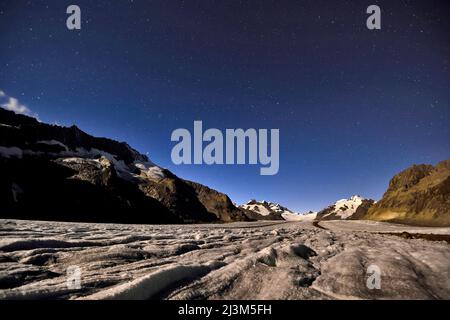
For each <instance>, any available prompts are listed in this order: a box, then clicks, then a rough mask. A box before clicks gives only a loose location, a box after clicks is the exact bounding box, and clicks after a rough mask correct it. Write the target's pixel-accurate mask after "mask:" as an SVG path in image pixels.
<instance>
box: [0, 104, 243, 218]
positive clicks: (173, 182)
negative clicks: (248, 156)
mask: <svg viewBox="0 0 450 320" xmlns="http://www.w3.org/2000/svg"><path fill="white" fill-rule="evenodd" d="M0 176H1V177H2V179H1V180H0V207H1V208H2V210H1V212H0V218H17V219H41V220H42V219H44V220H54V221H85V222H120V223H193V222H212V221H223V222H231V221H243V220H248V218H247V216H246V215H245V213H244V212H243V211H242V210H240V209H238V208H236V207H235V206H234V205H233V204H232V203H231V201H230V199H229V198H228V197H227V196H226V195H224V194H222V193H220V192H218V191H215V190H212V189H210V188H207V187H205V186H202V185H201V184H198V183H193V182H190V181H185V180H183V179H180V178H179V177H177V176H176V175H174V174H173V173H171V172H170V171H168V170H165V169H163V168H160V167H158V166H157V165H155V164H153V163H152V162H151V161H150V160H149V159H148V158H147V156H145V155H142V154H140V153H139V152H138V151H136V150H134V149H133V148H131V147H130V146H129V145H128V144H126V143H124V142H117V141H114V140H111V139H107V138H96V137H93V136H90V135H88V134H86V133H85V132H83V131H81V130H80V129H78V128H77V127H76V126H72V127H69V128H66V127H60V126H55V125H48V124H45V123H41V122H38V121H37V120H36V119H33V118H30V117H27V116H23V115H17V114H15V113H13V112H11V111H7V110H4V109H1V108H0Z"/></svg>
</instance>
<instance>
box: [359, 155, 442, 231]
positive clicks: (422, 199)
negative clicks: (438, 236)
mask: <svg viewBox="0 0 450 320" xmlns="http://www.w3.org/2000/svg"><path fill="white" fill-rule="evenodd" d="M361 218H364V219H371V220H378V221H391V222H401V223H409V224H417V225H429V226H450V159H448V160H445V161H442V162H441V163H439V164H438V165H437V166H435V167H433V166H432V165H424V164H423V165H414V166H412V167H410V168H408V169H406V170H404V171H403V172H401V173H399V174H397V175H396V176H394V178H392V180H391V181H390V183H389V188H388V189H387V191H386V193H385V194H384V195H383V198H382V199H381V200H380V201H379V202H377V203H376V204H375V205H373V206H372V207H371V208H369V209H368V211H367V213H366V214H364V215H363V216H362V217H361Z"/></svg>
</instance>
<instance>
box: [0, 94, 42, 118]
mask: <svg viewBox="0 0 450 320" xmlns="http://www.w3.org/2000/svg"><path fill="white" fill-rule="evenodd" d="M0 98H4V99H2V100H5V101H0V107H2V108H3V109H6V110H10V111H14V112H15V113H18V114H24V115H26V116H30V117H33V118H36V119H38V115H37V114H36V113H34V112H33V111H31V110H30V109H29V108H28V107H27V106H26V105H24V104H22V103H20V102H19V100H17V99H16V98H13V97H10V96H8V95H7V94H6V93H5V92H4V91H3V90H0Z"/></svg>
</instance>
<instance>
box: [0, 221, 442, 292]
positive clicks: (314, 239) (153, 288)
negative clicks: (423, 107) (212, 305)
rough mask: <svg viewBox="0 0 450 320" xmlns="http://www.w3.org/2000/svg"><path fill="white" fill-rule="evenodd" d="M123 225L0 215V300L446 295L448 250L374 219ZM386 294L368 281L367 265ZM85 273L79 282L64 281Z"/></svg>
mask: <svg viewBox="0 0 450 320" xmlns="http://www.w3.org/2000/svg"><path fill="white" fill-rule="evenodd" d="M320 224H321V226H322V227H324V228H327V229H328V230H324V229H320V228H317V227H315V226H314V225H313V224H312V222H311V221H302V222H285V221H264V222H239V223H231V224H226V225H224V224H207V225H120V224H97V223H64V222H48V221H41V222H38V221H20V220H0V235H1V237H0V284H2V287H1V288H2V289H0V299H89V300H91V299H342V298H348V299H389V298H391V299H392V298H395V299H429V298H432V299H436V298H437V299H449V298H450V282H449V279H450V247H449V245H448V244H447V243H445V242H432V241H426V240H421V239H414V240H411V239H403V238H401V237H398V236H394V235H390V234H380V232H389V233H401V232H404V231H407V232H422V233H423V232H430V233H434V232H435V231H436V232H439V233H442V234H450V228H419V227H408V226H400V225H395V224H389V223H374V222H369V221H345V220H344V221H341V220H339V221H326V222H320ZM372 264H375V265H377V266H378V267H379V268H380V269H381V271H382V281H381V290H376V291H374V290H369V289H368V288H367V287H366V280H367V274H366V271H367V268H368V266H370V265H372ZM69 267H77V268H79V270H80V275H81V278H80V280H81V281H80V283H81V288H80V289H77V288H70V287H68V286H67V279H68V275H67V270H68V268H69Z"/></svg>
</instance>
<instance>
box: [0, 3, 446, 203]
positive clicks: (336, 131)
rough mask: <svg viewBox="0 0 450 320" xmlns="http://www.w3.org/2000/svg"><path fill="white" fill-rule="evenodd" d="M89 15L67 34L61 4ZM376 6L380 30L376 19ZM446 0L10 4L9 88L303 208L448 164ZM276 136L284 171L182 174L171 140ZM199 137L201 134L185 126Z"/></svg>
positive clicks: (226, 187)
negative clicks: (372, 23) (372, 13)
mask: <svg viewBox="0 0 450 320" xmlns="http://www.w3.org/2000/svg"><path fill="white" fill-rule="evenodd" d="M70 4H77V5H79V6H80V7H81V10H82V20H83V21H82V30H81V31H68V30H67V28H66V26H65V21H66V18H67V15H66V13H65V11H66V8H67V6H68V5H70ZM371 4H378V5H379V6H380V7H381V9H382V30H379V31H369V30H368V29H367V28H366V18H367V14H366V13H365V11H366V8H367V7H368V6H369V5H371ZM449 13H450V3H449V1H437V0H434V1H433V0H432V1H329V0H327V1H324V0H314V1H282V0H281V1H280V0H277V1H265V0H258V1H247V0H246V1H231V0H230V1H228V0H221V1H212V0H204V1H195V0H189V1H172V0H161V1H143V0H134V1H125V0H114V1H98V0H89V1H85V0H71V1H63V0H58V1H39V0H33V1H23V0H2V1H1V2H0V44H1V50H0V90H3V91H4V92H5V93H6V94H7V95H8V96H11V97H15V98H17V99H18V101H19V103H21V104H23V105H26V106H27V107H28V108H30V109H31V110H32V111H33V112H34V113H36V114H38V115H39V118H40V119H41V120H42V121H44V122H50V123H55V122H57V123H59V124H62V125H71V124H77V125H78V126H79V127H80V128H81V129H83V130H84V131H86V132H88V133H91V134H94V135H97V136H107V137H111V138H114V139H117V140H121V141H127V142H128V143H129V144H130V145H132V146H133V147H135V148H136V149H138V150H139V151H141V152H142V153H147V152H148V154H149V157H150V158H151V159H152V160H153V161H154V162H156V163H157V164H159V165H161V166H163V167H167V168H169V169H170V170H172V171H173V172H174V173H176V174H177V175H179V176H181V177H183V178H187V179H191V180H195V181H198V182H201V183H204V184H206V185H208V186H210V187H213V188H216V189H218V190H220V191H223V192H226V193H227V194H229V195H230V197H231V198H232V200H234V201H236V202H238V203H241V202H246V201H247V200H249V199H251V198H257V199H266V200H271V201H275V202H280V203H282V204H284V205H286V206H288V207H291V208H292V209H295V210H300V211H305V210H310V209H313V210H318V209H322V208H323V207H324V206H326V205H328V204H329V203H330V202H334V201H335V200H337V199H339V198H343V197H349V196H351V195H352V194H361V195H362V196H365V197H371V198H375V199H379V198H380V197H381V195H382V194H383V192H384V191H385V190H386V187H387V185H388V182H389V179H390V178H391V177H392V176H393V175H394V174H395V173H397V172H398V171H400V170H402V169H404V168H406V167H408V166H410V165H411V164H414V163H436V162H438V161H440V160H443V159H446V158H449V156H450V152H449V150H450V139H449V138H450V125H449V120H450V90H449V84H450V70H449V64H450V61H449V60H450V42H449V39H450V15H449ZM194 120H202V121H203V124H204V127H208V128H209V127H215V128H220V129H225V128H239V127H241V128H269V129H270V128H279V129H280V145H281V147H280V171H279V173H278V175H276V176H260V175H259V166H249V165H246V166H211V167H208V166H206V165H202V166H175V165H173V164H172V163H171V159H170V152H171V149H172V147H173V145H174V143H172V142H171V141H170V135H171V132H172V131H173V130H174V129H176V128H189V129H191V128H192V126H193V121H194ZM191 130H192V129H191Z"/></svg>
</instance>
